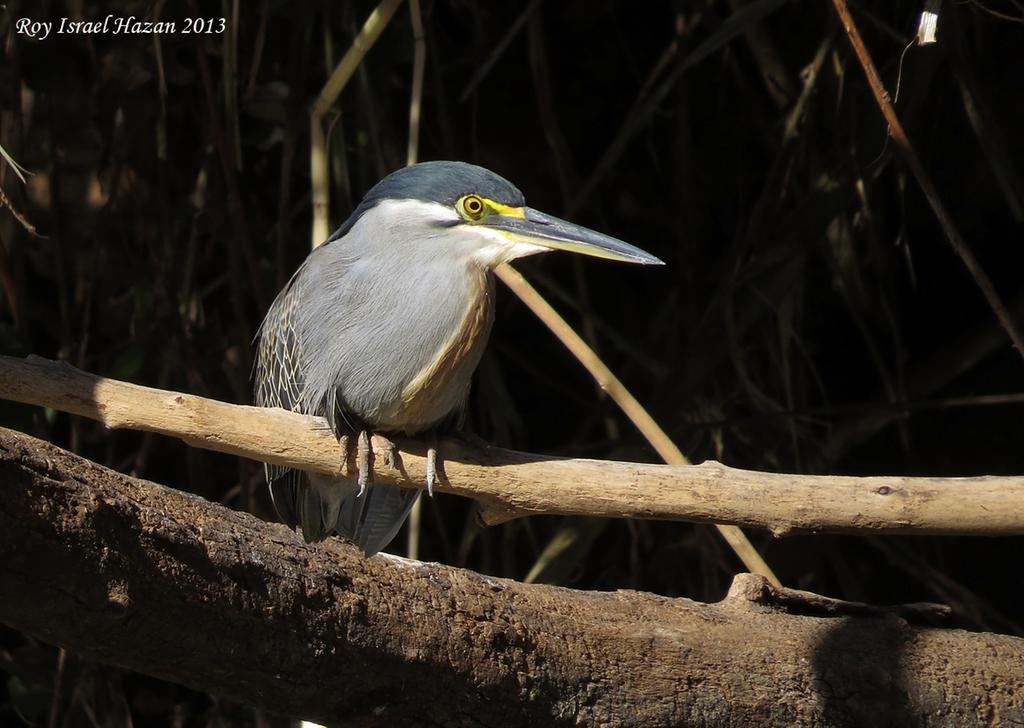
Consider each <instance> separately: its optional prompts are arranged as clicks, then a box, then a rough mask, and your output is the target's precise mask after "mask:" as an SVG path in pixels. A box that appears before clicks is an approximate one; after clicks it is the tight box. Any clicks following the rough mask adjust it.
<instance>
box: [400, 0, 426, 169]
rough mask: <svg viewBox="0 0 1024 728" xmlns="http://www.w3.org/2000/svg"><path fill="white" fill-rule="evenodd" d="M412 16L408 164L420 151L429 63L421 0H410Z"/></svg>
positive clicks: (412, 162)
mask: <svg viewBox="0 0 1024 728" xmlns="http://www.w3.org/2000/svg"><path fill="white" fill-rule="evenodd" d="M409 14H410V15H411V16H412V37H413V65H412V99H411V101H410V102H409V149H408V152H407V154H406V161H405V163H406V164H416V162H418V161H419V151H420V114H421V112H422V109H423V71H424V69H425V68H426V65H427V41H426V38H425V37H424V35H423V14H422V13H421V12H420V0H409Z"/></svg>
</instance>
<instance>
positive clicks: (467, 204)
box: [462, 195, 484, 220]
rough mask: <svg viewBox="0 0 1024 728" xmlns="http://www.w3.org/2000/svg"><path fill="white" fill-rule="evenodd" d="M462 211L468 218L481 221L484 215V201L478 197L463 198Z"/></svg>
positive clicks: (468, 196) (467, 196)
mask: <svg viewBox="0 0 1024 728" xmlns="http://www.w3.org/2000/svg"><path fill="white" fill-rule="evenodd" d="M462 211H463V212H464V213H466V216H467V217H469V218H471V219H473V220H479V219H480V216H481V215H483V214H484V201H483V200H481V199H480V198H479V197H477V196H476V195H466V196H465V197H463V198H462Z"/></svg>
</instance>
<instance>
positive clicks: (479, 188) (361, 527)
mask: <svg viewBox="0 0 1024 728" xmlns="http://www.w3.org/2000/svg"><path fill="white" fill-rule="evenodd" d="M549 250H569V251H573V252H577V253H583V254H585V255H592V256H596V257H599V258H609V259H611V260H619V261H626V262H630V263H644V264H660V263H661V261H660V260H658V259H657V258H655V257H654V256H653V255H650V254H649V253H646V252H644V251H642V250H640V249H639V248H635V247H633V246H632V245H628V244H627V243H624V242H622V241H621V240H617V239H615V238H612V237H609V236H607V235H602V234H600V233H597V232H594V231H593V230H588V229H587V228H584V227H580V226H579V225H574V224H572V223H570V222H566V221H564V220H560V219H558V218H556V217H552V216H550V215H545V214H544V213H542V212H538V211H537V210H534V209H532V208H529V207H526V206H525V203H524V200H523V195H522V193H521V192H520V191H519V190H518V189H516V187H515V186H514V185H512V184H511V183H510V182H508V181H507V180H505V179H503V178H502V177H499V176H498V175H497V174H495V173H493V172H490V171H488V170H486V169H483V168H482V167H477V166H474V165H471V164H465V163H462V162H424V163H421V164H416V165H413V166H411V167H406V168H404V169H400V170H398V171H397V172H393V173H391V174H390V175H388V176H387V177H385V178H384V179H383V180H381V181H380V182H379V183H377V185H376V186H374V187H373V188H372V189H371V190H370V191H369V192H368V193H367V194H366V197H364V198H363V200H362V202H360V203H359V206H358V207H356V209H355V211H354V212H353V213H352V215H351V216H350V217H349V218H348V220H346V221H345V224H343V225H342V226H341V227H340V228H338V230H337V231H336V232H335V233H334V234H333V235H331V237H330V238H328V239H327V241H326V242H325V243H324V244H323V245H321V246H319V247H318V248H316V249H315V250H313V251H312V252H311V253H310V254H309V257H308V258H306V260H305V262H304V263H303V264H302V266H301V267H300V268H299V269H298V271H296V273H295V274H294V275H293V276H292V278H291V280H290V281H288V284H287V285H286V286H285V287H284V290H282V291H281V292H280V293H279V294H278V296H277V299H276V300H275V301H274V303H273V304H272V305H271V307H270V310H269V311H268V312H267V316H266V318H265V319H264V320H263V325H262V326H261V327H260V332H259V348H258V352H257V358H256V366H255V382H254V387H255V399H256V403H257V404H259V405H262V406H265V407H282V408H284V409H288V410H293V411H296V412H302V413H305V414H312V415H320V416H323V417H326V418H327V420H328V422H330V424H331V427H332V428H333V429H334V432H335V434H336V435H337V436H338V438H339V440H340V441H341V442H342V445H343V448H344V449H345V451H346V453H348V452H350V451H351V449H353V448H354V449H355V459H356V461H357V466H356V468H355V469H356V471H357V473H356V474H355V477H337V478H331V477H328V476H323V475H316V474H313V473H304V472H300V471H295V470H290V469H288V468H283V467H279V466H274V465H268V466H267V471H266V472H267V482H268V483H269V485H270V493H271V496H272V498H273V501H274V505H275V507H276V508H277V512H278V513H279V514H280V516H281V518H282V520H284V521H285V522H286V523H288V524H289V525H291V526H293V527H294V526H296V525H298V526H301V528H302V534H303V536H304V537H305V538H306V540H308V541H319V540H321V539H323V538H325V537H326V536H328V535H330V534H331V533H335V532H336V533H339V534H341V535H342V536H344V537H346V538H348V539H350V540H352V541H353V542H355V543H356V544H357V545H358V546H359V547H360V548H362V549H363V551H364V552H365V553H366V554H367V555H370V554H373V553H376V552H377V551H379V550H380V549H382V548H384V546H386V545H387V544H388V542H389V541H391V539H392V538H394V536H395V534H396V533H397V532H398V529H399V528H400V527H401V525H402V522H403V521H404V520H405V518H406V516H407V515H408V513H409V510H410V508H412V505H413V503H414V502H415V500H416V497H417V496H418V495H419V491H416V490H412V489H408V488H398V487H394V486H383V485H373V484H372V483H371V482H370V472H371V459H372V458H373V452H372V451H371V449H370V440H369V435H370V433H372V432H381V433H399V434H405V435H417V436H426V437H428V439H429V438H431V437H432V435H433V433H436V431H437V430H438V428H441V427H446V426H449V425H451V424H452V423H453V422H454V421H455V420H457V419H458V417H459V416H460V414H461V412H462V410H463V408H464V406H465V404H466V398H467V397H468V395H469V385H470V380H471V378H472V375H473V371H474V369H476V366H477V364H478V363H479V361H480V356H481V354H482V353H483V349H484V346H485V345H486V343H487V337H488V336H489V335H490V331H491V323H492V321H493V319H494V277H493V276H492V275H491V271H492V270H493V269H494V267H495V266H497V265H499V264H500V263H504V262H506V261H510V260H513V259H515V258H521V257H523V256H527V255H533V254H535V253H543V252H546V251H549ZM387 456H388V457H393V453H388V454H387ZM435 458H436V452H435V450H434V449H433V448H430V450H429V451H428V473H427V483H426V486H427V489H428V491H429V490H430V489H432V487H433V480H434V473H435ZM342 472H345V473H346V475H351V468H348V469H347V470H343V471H342Z"/></svg>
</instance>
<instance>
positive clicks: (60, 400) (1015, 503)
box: [0, 356, 1024, 536]
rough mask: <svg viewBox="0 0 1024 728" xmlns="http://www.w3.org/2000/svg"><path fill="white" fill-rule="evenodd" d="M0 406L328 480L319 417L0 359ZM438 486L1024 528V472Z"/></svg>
mask: <svg viewBox="0 0 1024 728" xmlns="http://www.w3.org/2000/svg"><path fill="white" fill-rule="evenodd" d="M0 397H2V398H5V399H12V400H16V401H19V402H27V403H30V404H37V405H42V406H46V407H52V408H55V409H59V410H62V411H65V412H70V413H73V414H77V415H83V416H85V417H91V418H93V419H96V420H99V421H101V422H103V423H104V424H105V425H107V426H108V427H111V428H131V429H138V430H148V431H151V432H159V433H163V434H166V435H172V436H175V437H179V438H181V439H183V440H184V441H185V442H187V443H189V444H191V445H195V446H197V447H202V448H206V449H210V450H217V451H219V452H226V453H232V454H235V455H241V456H243V457H247V458H252V459H254V460H261V461H263V462H268V463H276V464H280V465H289V466H292V467H296V468H301V469H303V470H309V471H313V472H319V473H326V474H333V473H336V472H338V471H339V467H340V463H341V461H342V453H341V450H340V448H339V446H338V443H337V442H336V440H335V438H334V436H333V435H332V434H331V432H330V429H329V428H328V426H327V423H326V421H324V420H323V419H321V418H317V417H307V416H303V415H298V414H295V413H292V412H285V411H284V410H279V409H264V408H259V407H248V406H241V405H232V404H227V403H224V402H218V401H215V400H210V399H204V398H202V397H196V396H194V395H188V394H181V393H178V392H170V391H165V390H160V389H152V388H149V387H140V386H138V385H134V384H128V383H126V382H120V381H117V380H113V379H106V378H103V377H97V376H95V375H92V374H87V373H85V372H82V371H80V370H78V369H75V368H74V367H71V366H69V365H67V364H62V363H57V362H52V361H47V360H43V359H38V358H31V359H29V360H19V359H12V358H10V357H3V356H0ZM401 445H402V457H401V459H400V462H399V467H398V469H395V470H390V469H386V468H385V467H384V466H383V464H382V463H381V462H378V464H377V469H376V470H375V472H374V480H375V482H378V483H389V484H394V485H400V486H403V487H410V488H419V487H422V484H423V483H424V481H425V477H426V468H425V459H424V457H423V456H422V455H423V448H422V446H421V445H420V444H419V443H415V442H403V443H401ZM441 452H442V456H443V458H444V460H443V472H442V473H441V483H440V484H439V486H438V490H441V491H444V492H448V493H455V494H457V495H462V496H466V497H468V498H472V499H474V500H476V501H477V503H478V504H479V505H480V508H481V515H482V517H483V520H484V522H485V523H492V524H493V523H499V522H501V521H504V520H508V519H511V518H518V517H521V516H528V515H535V514H562V515H592V516H607V517H619V518H653V519H665V520H681V521H695V522H712V523H731V524H736V525H740V526H754V527H760V528H767V529H769V530H771V531H772V532H773V533H775V534H778V535H783V534H788V533H792V532H864V531H868V532H874V533H930V534H980V535H990V536H996V535H1010V534H1022V533H1024V476H1002V477H973V478H917V477H900V476H879V477H863V478H859V477H840V476H816V475H788V474H784V473H760V472H752V471H747V470H738V469H736V468H730V467H726V466H724V465H721V464H719V463H716V462H706V463H703V464H701V465H648V464H643V463H625V462H612V461H604V460H576V459H567V458H557V457H551V456H545V455H533V454H529V453H521V452H513V451H510V450H502V449H499V448H494V447H478V446H475V445H471V444H468V443H466V442H461V441H454V440H449V441H445V442H444V443H443V445H442V448H441Z"/></svg>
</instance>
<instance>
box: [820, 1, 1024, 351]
mask: <svg viewBox="0 0 1024 728" xmlns="http://www.w3.org/2000/svg"><path fill="white" fill-rule="evenodd" d="M832 4H833V5H835V8H836V13H838V15H839V19H840V20H841V21H842V24H843V28H844V29H845V30H846V35H847V36H848V37H849V38H850V44H851V45H852V46H853V50H854V52H855V53H856V54H857V60H859V61H860V65H861V67H862V68H863V69H864V74H865V75H866V76H867V79H868V85H869V86H870V87H871V92H872V93H873V94H874V96H875V101H876V102H877V103H878V108H879V109H880V110H881V112H882V116H883V117H884V118H885V121H886V123H887V124H888V125H889V136H891V137H892V140H893V142H895V144H896V147H897V149H899V150H900V152H901V153H902V154H903V157H904V159H906V162H907V166H908V167H910V171H911V173H912V174H913V175H914V178H915V179H916V180H917V183H918V185H920V187H921V191H922V192H923V193H924V196H925V198H926V199H927V200H928V204H929V205H930V206H931V208H932V212H934V213H935V218H936V219H937V220H938V222H939V225H940V226H941V227H942V231H943V232H944V233H945V235H946V240H948V241H949V244H950V245H951V246H952V247H953V250H954V252H955V253H956V254H957V255H958V256H960V260H961V261H963V264H964V267H965V268H967V271H968V272H969V273H970V274H971V276H972V277H973V278H974V282H975V283H976V284H977V286H978V288H979V289H981V293H982V295H983V296H984V297H985V300H986V301H987V302H988V305H989V306H990V307H991V309H992V311H993V312H994V313H995V315H996V318H997V319H999V323H1000V324H1002V327H1003V329H1004V330H1005V331H1006V334H1007V336H1009V337H1010V341H1011V342H1013V345H1014V347H1015V348H1016V349H1017V352H1018V353H1019V354H1020V355H1021V357H1024V337H1022V336H1021V333H1020V331H1019V330H1018V329H1017V325H1016V324H1015V323H1014V322H1013V319H1012V318H1010V314H1009V312H1008V311H1007V310H1006V305H1005V304H1004V303H1003V300H1002V298H1001V297H1000V296H999V293H998V292H997V291H996V289H995V286H994V285H993V284H992V280H991V279H990V278H989V277H988V274H986V273H985V271H984V270H983V269H982V267H981V264H980V263H979V262H978V260H977V258H975V257H974V253H973V252H972V251H971V249H970V247H969V246H968V244H967V241H966V240H965V239H964V238H963V236H962V235H961V234H960V231H959V230H958V229H957V227H956V223H954V222H953V218H952V217H951V216H950V214H949V212H948V211H947V210H946V207H945V205H943V204H942V200H941V199H940V197H939V191H938V190H937V189H936V187H935V184H934V183H933V182H932V179H931V177H930V176H929V174H928V172H927V171H926V170H925V168H924V165H923V164H921V160H920V159H919V158H918V156H917V152H915V151H914V147H913V146H911V144H910V139H909V137H907V133H906V131H904V129H903V125H902V124H901V123H900V120H899V117H898V116H897V115H896V109H895V108H893V105H892V102H891V101H890V100H889V93H888V92H887V91H886V90H885V86H883V84H882V79H881V78H880V77H879V75H878V70H877V69H876V68H875V62H874V61H873V60H872V58H871V54H870V53H869V52H868V49H867V46H865V45H864V40H863V39H862V38H861V36H860V31H859V30H857V25H856V23H854V22H853V16H852V15H850V10H849V8H847V7H846V0H832Z"/></svg>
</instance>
